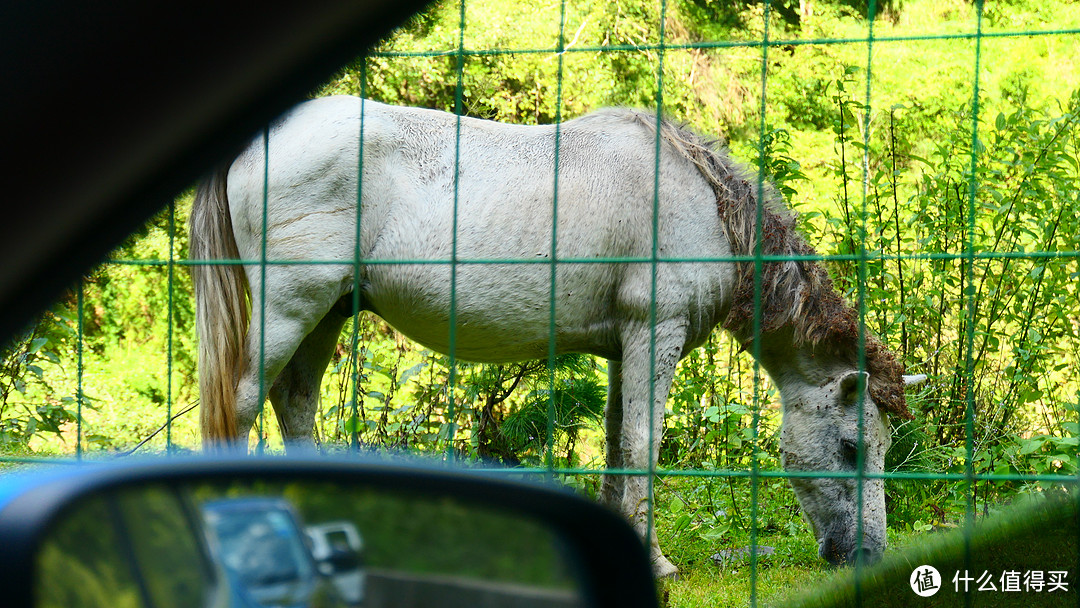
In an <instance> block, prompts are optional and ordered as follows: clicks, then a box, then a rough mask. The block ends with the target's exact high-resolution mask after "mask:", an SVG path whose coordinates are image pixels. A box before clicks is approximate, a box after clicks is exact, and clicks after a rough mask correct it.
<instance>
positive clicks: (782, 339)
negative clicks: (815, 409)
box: [745, 330, 828, 405]
mask: <svg viewBox="0 0 1080 608" xmlns="http://www.w3.org/2000/svg"><path fill="white" fill-rule="evenodd" d="M745 347H746V350H747V351H749V352H750V353H751V354H752V355H754V356H755V357H756V358H757V361H758V363H760V364H761V367H763V368H764V369H765V371H766V372H767V373H768V374H769V378H770V379H771V380H772V382H773V384H774V385H776V388H777V389H778V390H779V391H780V396H781V400H782V401H783V402H784V404H785V405H786V404H787V403H788V401H789V400H790V399H792V398H795V397H796V396H797V395H799V394H801V393H802V392H803V390H804V389H806V388H807V387H808V386H817V385H818V384H820V383H821V382H822V381H823V380H824V379H825V378H827V377H828V369H827V365H826V362H825V361H821V360H819V359H820V357H819V356H818V354H817V353H815V352H814V351H813V349H812V348H811V347H810V346H809V345H807V344H805V343H803V344H796V343H795V341H794V338H793V333H791V332H789V331H785V330H780V331H777V332H771V333H768V334H764V335H762V336H761V339H760V343H759V344H754V343H753V342H747V343H746V344H745Z"/></svg>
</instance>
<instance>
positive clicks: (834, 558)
mask: <svg viewBox="0 0 1080 608" xmlns="http://www.w3.org/2000/svg"><path fill="white" fill-rule="evenodd" d="M818 554H819V555H820V556H821V557H822V558H824V559H825V561H827V562H829V563H830V564H832V565H834V566H839V565H841V564H843V563H844V557H845V556H844V554H843V553H842V552H841V550H840V548H839V547H837V546H836V543H835V542H833V539H831V538H829V537H828V536H826V537H825V539H824V540H822V541H821V548H820V549H819V550H818Z"/></svg>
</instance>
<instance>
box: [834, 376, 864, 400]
mask: <svg viewBox="0 0 1080 608" xmlns="http://www.w3.org/2000/svg"><path fill="white" fill-rule="evenodd" d="M860 376H861V377H862V382H863V390H864V391H865V390H866V388H867V387H868V386H870V374H869V373H867V372H848V373H847V374H845V375H844V377H843V378H841V379H840V399H841V400H842V401H841V402H842V403H843V404H844V405H853V404H854V403H855V401H856V400H857V399H858V398H859V377H860Z"/></svg>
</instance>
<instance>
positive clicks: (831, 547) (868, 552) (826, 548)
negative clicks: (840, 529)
mask: <svg viewBox="0 0 1080 608" xmlns="http://www.w3.org/2000/svg"><path fill="white" fill-rule="evenodd" d="M818 555H820V556H821V557H822V559H824V560H825V561H827V562H829V563H830V564H832V565H834V566H843V565H849V566H854V565H855V564H856V563H858V564H859V565H862V566H869V565H872V564H876V563H877V562H878V561H880V560H881V551H880V550H877V549H874V548H873V547H867V546H865V545H864V546H862V547H855V548H854V549H850V550H847V551H845V548H844V547H841V546H840V543H837V542H835V541H834V540H833V539H832V538H829V537H825V539H824V540H823V541H822V542H821V547H820V548H819V549H818Z"/></svg>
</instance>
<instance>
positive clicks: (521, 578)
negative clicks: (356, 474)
mask: <svg viewBox="0 0 1080 608" xmlns="http://www.w3.org/2000/svg"><path fill="white" fill-rule="evenodd" d="M245 466H246V465H245ZM242 468H243V467H242ZM466 481H468V480H467V479H466ZM500 483H504V482H498V481H492V480H490V479H485V480H484V481H483V482H482V483H480V484H478V485H477V487H478V488H480V489H481V490H482V491H481V492H480V493H479V495H478V496H474V495H472V494H471V493H470V492H468V491H464V492H455V491H453V489H452V486H451V485H447V484H442V486H441V487H440V484H436V489H430V488H428V489H425V488H423V484H413V483H405V484H388V483H386V480H385V479H382V480H381V481H380V482H379V483H373V484H365V483H362V482H358V481H357V480H355V479H354V480H351V482H346V481H345V480H344V479H335V478H334V477H333V476H332V475H323V476H322V477H321V478H320V477H319V476H310V475H282V474H280V473H276V474H266V475H263V474H260V473H258V472H249V473H245V474H230V475H221V474H216V475H212V476H201V477H200V476H192V475H180V476H171V477H168V478H163V479H154V478H149V479H139V480H137V481H134V482H130V483H121V484H111V485H108V486H106V487H102V488H98V489H96V490H94V491H93V492H90V493H88V494H85V495H82V496H80V497H79V499H78V500H77V501H75V502H73V503H72V504H69V505H66V506H65V507H64V508H63V510H62V511H61V514H60V516H59V517H58V518H56V519H55V520H54V521H52V522H50V524H49V525H48V526H46V527H45V528H44V530H45V532H44V534H43V538H42V540H41V542H39V543H37V547H38V548H37V551H36V553H35V556H34V558H33V573H32V579H33V588H34V591H33V597H34V605H35V606H37V607H39V608H46V607H48V608H52V607H54V606H55V607H59V606H118V607H122V608H123V607H128V606H130V607H133V608H134V607H140V606H162V607H174V606H175V607H177V608H179V607H181V606H214V607H218V606H249V607H256V606H364V607H365V608H366V607H371V608H397V607H414V606H415V607H424V608H428V607H438V606H443V607H458V606H460V607H463V608H464V607H469V608H472V607H477V606H481V607H482V606H516V607H522V608H534V607H535V608H571V607H579V606H580V607H585V606H607V605H612V606H614V605H621V604H616V603H613V602H612V598H615V597H617V596H619V595H620V594H623V595H625V590H624V589H608V588H607V587H608V586H611V587H616V586H620V587H621V586H626V585H627V583H626V581H625V580H623V581H618V580H615V579H614V578H612V580H598V577H597V576H596V574H597V573H598V572H609V571H608V570H605V569H606V568H609V567H610V566H611V564H615V565H616V566H615V567H618V564H619V563H620V560H622V561H628V563H631V564H632V566H633V567H629V568H628V571H627V572H625V574H627V575H630V576H634V574H633V573H634V572H637V573H638V575H639V576H640V575H641V574H645V576H646V577H648V562H647V558H646V557H645V553H644V550H643V547H641V544H640V541H638V540H637V537H636V536H635V535H634V534H633V532H632V531H631V530H630V529H629V528H628V527H626V526H625V525H624V523H623V522H622V521H621V520H620V519H619V518H617V517H616V516H614V515H612V514H610V513H607V512H605V511H601V510H600V509H599V507H596V506H595V505H592V504H591V503H588V502H587V501H585V500H583V499H580V498H577V497H571V496H569V495H566V494H563V493H561V492H555V491H552V490H547V489H541V488H536V487H535V486H522V485H520V484H511V483H506V486H507V488H501V490H503V491H506V492H511V491H512V490H514V489H528V491H527V492H525V496H524V500H522V499H520V498H512V497H513V496H514V495H513V494H512V493H510V494H506V496H507V500H505V501H501V500H499V499H498V498H497V497H498V496H499V493H498V490H500V488H499V485H498V484H500ZM466 485H468V484H466ZM466 489H467V488H466ZM529 492H533V493H536V497H533V498H538V499H542V500H539V503H545V501H547V502H550V504H546V505H543V506H538V505H531V504H530V502H529V499H530V496H528V494H529ZM492 497H496V498H495V499H494V500H493V498H492ZM534 502H535V501H534ZM579 507H580V508H581V509H583V511H584V512H583V513H582V514H581V518H582V520H583V521H584V522H586V523H587V525H592V526H593V527H594V529H595V531H596V533H597V534H598V535H599V538H597V539H594V540H589V539H588V536H589V535H590V533H591V532H592V531H591V530H588V529H584V530H582V529H577V527H576V526H577V524H575V523H573V522H574V521H575V519H574V509H575V508H579ZM530 511H532V512H530ZM609 518H610V520H609ZM0 523H2V518H0ZM616 523H617V524H618V525H615V524H616ZM624 533H625V534H624ZM605 542H606V543H608V544H609V546H611V547H613V548H617V547H622V548H621V549H616V550H617V551H621V552H622V553H624V554H625V555H622V556H619V557H614V556H608V555H604V549H605V547H604V545H603V544H604V543H605ZM620 543H621V544H620ZM626 558H628V559H626ZM635 560H636V561H635ZM608 562H610V563H608ZM619 578H621V577H619ZM645 582H646V583H647V584H645V585H642V584H640V583H639V582H635V583H633V584H631V585H629V586H630V587H635V588H639V589H643V590H645V593H638V595H640V596H642V597H640V600H641V602H640V603H633V604H634V605H642V606H652V605H655V603H654V602H655V597H654V596H653V597H650V595H651V593H650V591H651V588H652V586H651V580H647V581H645ZM608 596H610V597H608Z"/></svg>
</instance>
